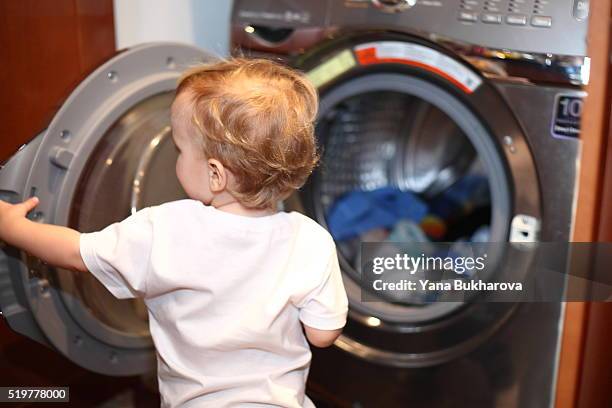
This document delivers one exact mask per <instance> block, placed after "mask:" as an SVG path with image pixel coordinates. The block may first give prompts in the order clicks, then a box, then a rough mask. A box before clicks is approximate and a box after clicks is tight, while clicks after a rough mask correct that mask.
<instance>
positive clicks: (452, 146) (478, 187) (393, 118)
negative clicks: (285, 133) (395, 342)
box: [315, 91, 492, 306]
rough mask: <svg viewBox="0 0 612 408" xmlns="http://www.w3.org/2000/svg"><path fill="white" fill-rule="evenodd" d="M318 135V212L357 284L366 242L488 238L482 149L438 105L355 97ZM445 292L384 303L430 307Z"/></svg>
mask: <svg viewBox="0 0 612 408" xmlns="http://www.w3.org/2000/svg"><path fill="white" fill-rule="evenodd" d="M317 134H318V136H319V138H320V139H321V142H322V145H323V146H322V158H321V159H322V160H321V162H322V164H321V168H320V171H319V172H318V174H317V176H316V180H315V184H316V191H317V193H316V194H317V195H318V197H319V198H318V199H319V213H320V214H319V215H320V216H321V217H322V218H323V219H324V222H325V223H326V225H327V227H328V229H329V231H330V233H331V234H332V236H333V237H334V239H335V240H336V244H337V246H338V252H339V256H340V257H341V258H343V260H344V265H345V268H344V269H345V273H348V274H349V275H352V278H353V279H354V280H356V281H357V282H359V281H360V272H359V270H360V267H359V263H360V258H359V256H360V246H361V243H362V242H393V243H415V242H419V243H428V242H431V243H436V242H454V243H456V245H453V246H452V248H454V249H455V250H457V251H459V250H461V248H462V247H463V248H465V245H463V246H462V243H472V242H488V241H489V240H490V230H491V229H490V227H491V220H492V217H491V213H492V212H491V210H492V198H491V193H490V177H489V174H488V172H487V169H486V167H485V166H484V165H483V161H482V160H481V157H480V156H479V153H478V149H477V146H475V145H474V144H473V141H472V140H471V139H470V138H469V137H468V136H467V135H466V134H465V133H464V132H463V130H462V129H461V128H460V127H459V126H458V125H457V124H456V123H455V121H453V120H452V119H451V118H450V117H449V116H448V115H447V114H446V113H444V112H443V111H442V110H441V109H439V108H438V107H436V106H434V105H432V104H430V103H429V102H427V101H425V100H423V99H421V98H418V97H416V96H413V95H409V94H404V93H399V92H389V91H385V92H369V93H364V94H359V95H357V96H352V97H350V98H348V99H345V100H343V101H342V102H340V103H339V104H337V105H336V106H335V107H333V108H332V109H330V110H328V111H327V112H326V113H325V114H324V115H323V116H322V117H321V120H320V121H319V125H318V127H317ZM421 249H422V246H419V247H418V249H417V250H418V251H419V253H418V254H417V253H415V254H413V255H414V256H418V255H420V252H421ZM439 296H440V294H439V293H437V294H436V293H432V292H430V291H421V292H419V291H410V293H403V294H402V297H401V298H398V299H386V300H387V301H388V300H391V301H396V302H399V303H402V304H407V305H411V306H424V305H428V304H431V303H432V302H435V301H436V300H437V299H438V297H439Z"/></svg>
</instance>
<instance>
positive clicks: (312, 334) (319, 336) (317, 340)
mask: <svg viewBox="0 0 612 408" xmlns="http://www.w3.org/2000/svg"><path fill="white" fill-rule="evenodd" d="M302 325H303V326H304V332H305V333H306V338H307V339H308V342H309V343H310V344H312V345H313V346H315V347H329V346H331V345H332V344H334V341H336V339H337V338H338V336H340V333H342V329H336V330H320V329H315V328H313V327H309V326H306V325H305V324H302Z"/></svg>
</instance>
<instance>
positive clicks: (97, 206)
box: [70, 92, 186, 336]
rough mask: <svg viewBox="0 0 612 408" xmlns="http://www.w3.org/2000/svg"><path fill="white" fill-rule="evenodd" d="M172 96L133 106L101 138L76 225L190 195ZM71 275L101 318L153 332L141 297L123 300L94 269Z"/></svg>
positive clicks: (134, 331) (97, 225) (74, 215)
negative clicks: (180, 162) (182, 175)
mask: <svg viewBox="0 0 612 408" xmlns="http://www.w3.org/2000/svg"><path fill="white" fill-rule="evenodd" d="M173 96H174V93H173V92H170V93H163V94H159V95H156V96H153V97H151V98H149V99H146V100H144V101H143V102H141V103H139V104H138V105H136V106H134V107H133V108H132V109H130V110H129V111H127V112H126V113H125V114H124V115H123V116H122V117H121V118H120V119H119V120H118V121H117V122H116V123H115V124H114V125H113V126H112V127H111V128H110V129H109V130H108V132H107V134H105V135H104V137H103V138H102V139H101V140H100V142H99V144H98V145H97V146H96V148H95V150H94V152H93V154H92V155H91V157H90V158H89V160H88V163H87V165H86V167H85V170H84V172H83V174H82V176H81V178H80V180H79V184H78V187H77V190H76V193H75V197H74V201H73V205H72V209H71V213H70V226H71V227H72V228H75V229H77V230H79V231H81V232H91V231H97V230H100V229H102V228H104V227H106V226H108V225H110V224H112V223H114V222H117V221H121V220H123V219H124V218H126V217H128V216H129V215H130V214H131V213H133V212H135V211H136V210H138V209H140V208H143V207H147V206H152V205H157V204H161V203H163V202H167V201H172V200H177V199H181V198H186V195H185V193H184V191H183V190H182V188H181V186H180V184H179V182H178V180H177V178H176V173H175V163H176V157H177V153H176V149H175V147H174V144H173V142H172V137H171V130H170V111H169V108H170V105H171V103H172V99H173ZM71 276H73V277H74V288H72V290H70V292H72V293H73V295H74V296H76V297H77V298H78V299H79V300H80V302H81V303H82V304H83V305H85V306H86V307H87V309H88V311H89V312H90V313H91V314H92V315H93V316H94V317H95V319H96V320H98V321H100V322H102V323H103V324H104V325H106V326H109V327H110V328H112V329H115V330H117V331H119V332H123V333H127V334H129V335H131V336H148V334H149V332H148V324H147V313H146V308H145V306H144V303H143V302H142V301H141V300H118V299H116V298H115V297H113V296H112V295H111V294H110V293H109V292H108V291H107V290H106V289H105V288H104V287H103V286H102V285H101V284H100V283H99V282H98V281H97V280H96V279H95V278H94V277H93V276H91V275H89V274H71ZM79 307H80V306H79ZM75 315H79V316H82V312H78V313H76V311H75ZM75 317H76V316H75ZM81 318H82V317H81Z"/></svg>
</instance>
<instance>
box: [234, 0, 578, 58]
mask: <svg viewBox="0 0 612 408" xmlns="http://www.w3.org/2000/svg"><path fill="white" fill-rule="evenodd" d="M588 13H589V0H309V1H299V2H296V1H293V0H235V6H234V15H233V17H232V19H233V21H234V23H238V24H239V23H240V22H244V23H245V24H258V25H267V26H272V27H290V28H301V27H321V28H326V27H341V28H346V29H351V28H355V29H361V28H366V29H367V28H370V29H372V28H374V29H391V30H398V31H407V32H415V33H426V34H433V35H437V36H440V37H445V38H448V39H451V40H456V41H460V42H465V43H468V44H474V45H479V46H483V47H488V48H494V49H504V50H512V51H519V52H527V53H541V54H555V55H571V56H585V55H586V35H587V21H588Z"/></svg>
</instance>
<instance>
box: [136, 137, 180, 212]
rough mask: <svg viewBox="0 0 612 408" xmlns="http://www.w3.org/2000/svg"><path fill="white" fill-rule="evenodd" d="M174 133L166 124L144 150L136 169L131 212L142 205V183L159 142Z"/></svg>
mask: <svg viewBox="0 0 612 408" xmlns="http://www.w3.org/2000/svg"><path fill="white" fill-rule="evenodd" d="M171 133H172V128H171V127H170V126H165V127H164V128H163V129H162V130H161V131H160V132H159V133H158V134H156V135H155V137H154V138H153V139H152V140H151V142H150V143H149V145H148V146H147V147H146V149H145V150H144V151H143V153H142V156H140V160H139V161H138V168H137V171H136V176H135V177H134V180H133V181H132V197H131V200H130V213H131V214H135V213H136V212H137V211H138V209H139V208H140V207H141V201H142V197H141V189H140V187H141V185H142V182H143V180H144V178H145V176H146V173H147V169H148V168H149V165H150V163H151V161H152V160H153V157H155V153H156V152H157V149H158V146H159V143H160V142H161V141H162V140H163V139H164V138H166V137H170V134H171Z"/></svg>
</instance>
